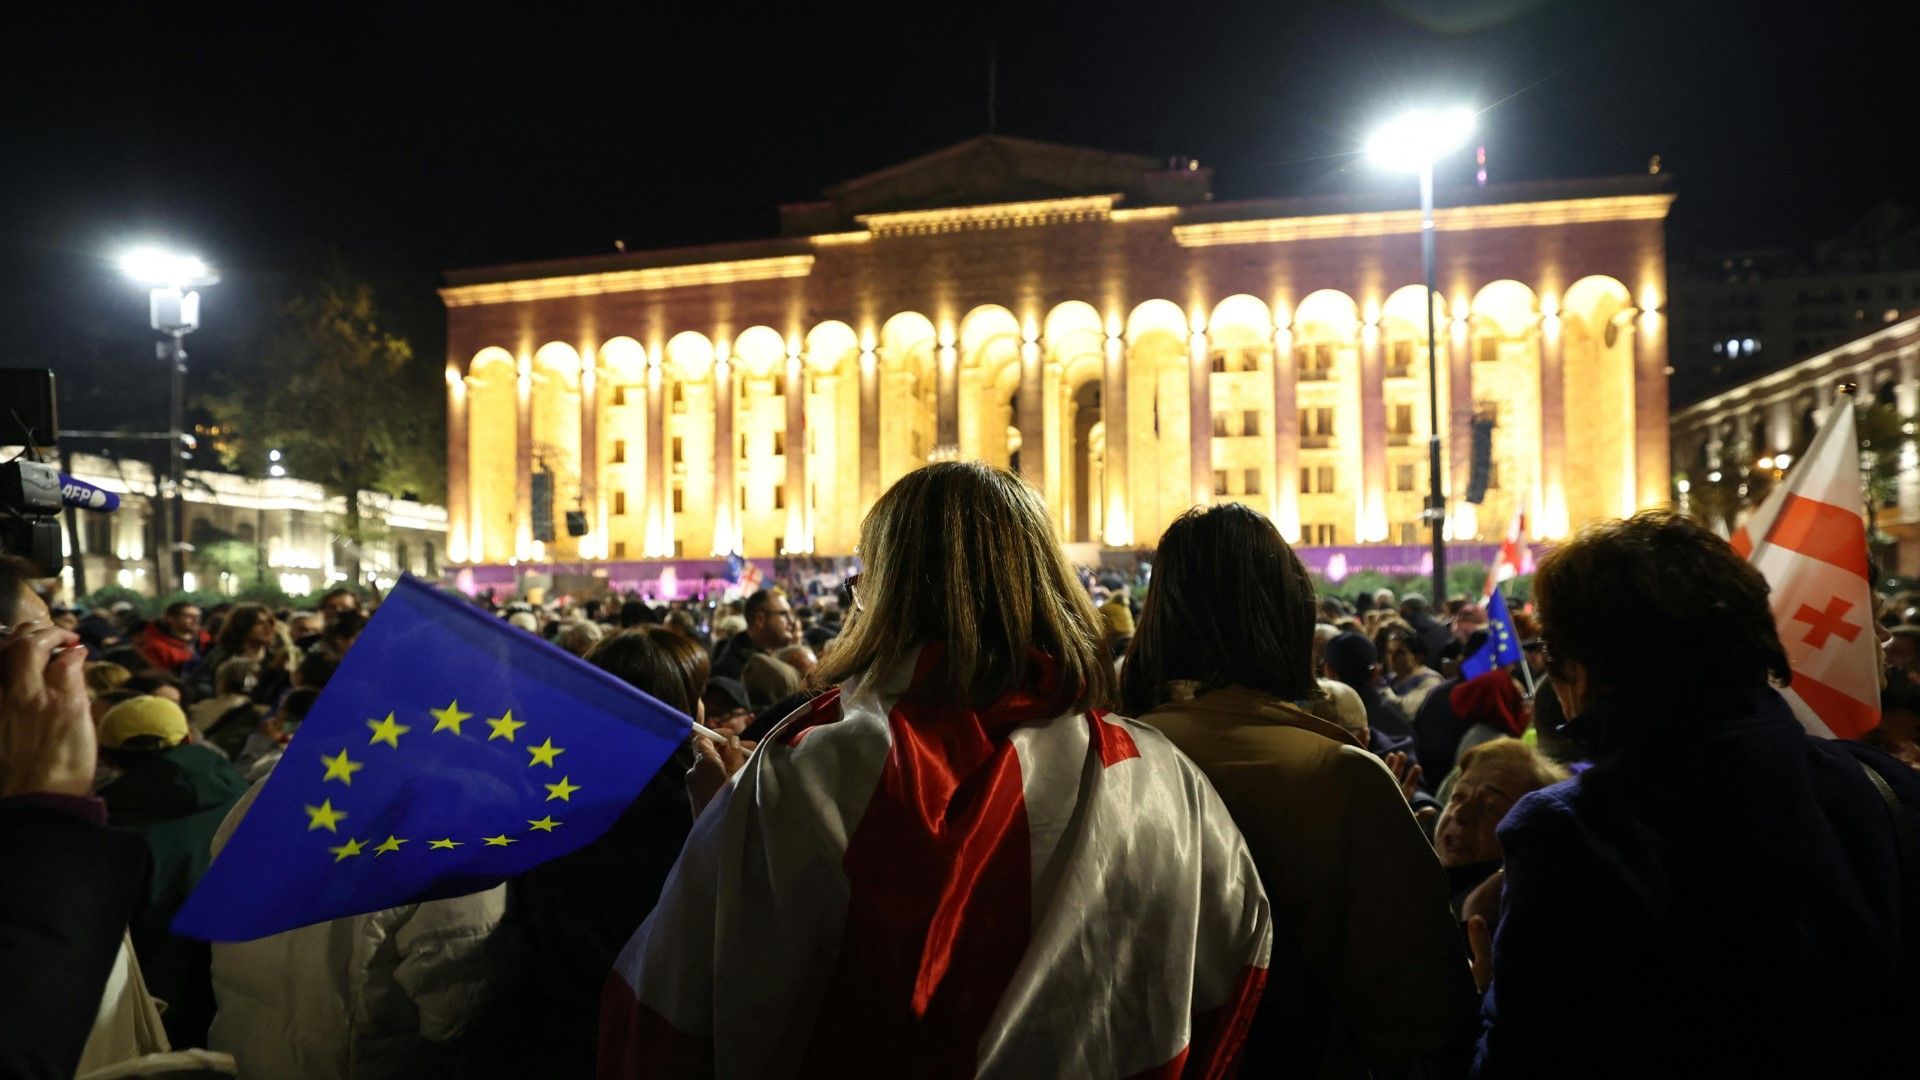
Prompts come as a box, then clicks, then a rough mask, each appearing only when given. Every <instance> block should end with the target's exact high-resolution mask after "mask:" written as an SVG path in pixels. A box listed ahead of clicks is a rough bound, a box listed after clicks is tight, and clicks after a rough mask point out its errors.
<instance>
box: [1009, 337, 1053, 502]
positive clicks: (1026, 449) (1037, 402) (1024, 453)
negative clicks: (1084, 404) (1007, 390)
mask: <svg viewBox="0 0 1920 1080" xmlns="http://www.w3.org/2000/svg"><path fill="white" fill-rule="evenodd" d="M1040 374H1041V373H1040V343H1039V342H1038V341H1028V342H1025V343H1024V344H1022V345H1021V346H1020V413H1019V415H1018V416H1016V417H1014V423H1015V424H1016V425H1018V426H1019V428H1020V475H1021V476H1022V477H1024V478H1026V481H1027V482H1028V483H1030V484H1032V485H1033V486H1034V487H1035V488H1036V489H1038V490H1039V491H1040V492H1041V493H1042V495H1043V496H1044V494H1045V493H1046V491H1047V487H1046V484H1047V468H1046V467H1047V451H1048V447H1047V432H1046V425H1045V423H1044V421H1043V420H1042V419H1041V417H1042V416H1043V415H1044V413H1045V411H1046V409H1045V406H1046V400H1045V398H1044V397H1043V396H1042V391H1041V385H1040V383H1041V378H1040Z"/></svg>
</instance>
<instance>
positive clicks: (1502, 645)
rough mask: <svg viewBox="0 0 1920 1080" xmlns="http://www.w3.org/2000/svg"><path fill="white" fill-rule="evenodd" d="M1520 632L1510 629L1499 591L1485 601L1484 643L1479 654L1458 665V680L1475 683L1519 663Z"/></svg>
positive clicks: (1508, 615) (1509, 621)
mask: <svg viewBox="0 0 1920 1080" xmlns="http://www.w3.org/2000/svg"><path fill="white" fill-rule="evenodd" d="M1520 659H1521V655H1520V632H1519V631H1518V630H1515V629H1514V628H1513V616H1512V615H1510V614H1508V613H1507V597H1506V594H1505V593H1503V592H1501V591H1500V590H1499V589H1495V590H1493V595H1492V596H1490V597H1488V598H1487V643H1486V644H1485V645H1482V646H1480V651H1479V652H1476V653H1474V654H1473V655H1472V656H1469V657H1467V658H1466V659H1465V660H1462V661H1460V675H1461V677H1462V678H1467V679H1475V678H1479V677H1480V676H1482V675H1485V674H1486V673H1487V672H1489V671H1492V670H1493V669H1494V668H1497V667H1503V666H1505V665H1507V664H1517V663H1519V662H1520Z"/></svg>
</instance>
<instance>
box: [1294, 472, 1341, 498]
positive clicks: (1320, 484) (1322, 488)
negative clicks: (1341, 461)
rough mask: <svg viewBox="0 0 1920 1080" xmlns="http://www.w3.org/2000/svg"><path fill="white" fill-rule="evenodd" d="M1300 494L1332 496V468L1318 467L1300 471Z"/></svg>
mask: <svg viewBox="0 0 1920 1080" xmlns="http://www.w3.org/2000/svg"><path fill="white" fill-rule="evenodd" d="M1300 494H1302V495H1331V494H1333V466H1331V465H1320V466H1316V467H1312V468H1306V469H1301V470H1300Z"/></svg>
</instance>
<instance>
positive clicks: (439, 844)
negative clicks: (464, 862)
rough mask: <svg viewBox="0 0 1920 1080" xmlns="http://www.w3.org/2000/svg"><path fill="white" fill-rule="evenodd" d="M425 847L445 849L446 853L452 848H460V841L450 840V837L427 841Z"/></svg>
mask: <svg viewBox="0 0 1920 1080" xmlns="http://www.w3.org/2000/svg"><path fill="white" fill-rule="evenodd" d="M427 846H428V847H429V848H445V849H446V850H448V851H452V850H453V849H454V848H457V847H459V846H460V841H458V840H455V839H452V838H451V837H449V838H447V839H445V840H429V841H427Z"/></svg>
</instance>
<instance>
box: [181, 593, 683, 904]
mask: <svg viewBox="0 0 1920 1080" xmlns="http://www.w3.org/2000/svg"><path fill="white" fill-rule="evenodd" d="M690 730H697V728H696V725H694V724H693V723H692V721H691V719H690V718H688V717H686V716H684V715H682V714H680V713H678V712H676V711H674V710H672V709H670V708H668V707H667V706H665V705H663V704H661V703H660V702H658V701H656V700H654V699H653V698H652V697H649V696H648V695H646V694H644V693H642V692H641V691H639V690H637V689H635V688H633V687H631V686H629V685H627V684H626V683H624V682H622V681H620V680H619V679H617V678H615V677H614V676H612V675H609V674H607V673H606V672H604V671H602V670H600V669H599V668H596V667H594V666H592V665H591V664H588V663H586V662H584V661H582V660H580V659H578V658H576V657H574V656H572V655H570V654H568V653H567V652H565V651H563V650H561V649H560V648H558V647H556V646H554V645H552V644H550V643H548V642H546V641H543V640H541V639H540V638H538V637H536V636H534V635H532V634H528V633H526V632H524V631H522V630H519V629H516V628H514V627H512V626H509V625H508V624H506V623H504V622H501V621H500V620H498V619H495V618H492V617H490V616H488V615H487V614H485V613H483V612H481V611H479V610H477V609H475V608H473V607H471V606H469V605H467V604H465V603H463V602H462V601H460V600H458V599H455V598H454V597H451V596H447V595H445V594H442V593H440V592H437V591H435V590H434V589H432V588H430V587H428V586H426V585H423V584H421V583H419V582H418V581H415V580H414V579H412V578H403V579H402V580H401V582H400V584H399V585H398V586H396V587H395V588H394V590H393V591H392V592H391V593H390V594H389V595H388V597H387V599H386V601H385V602H384V603H382V604H381V605H380V609H379V611H378V612H377V613H376V614H375V615H374V617H373V618H372V620H371V621H369V622H368V624H367V629H366V631H365V632H364V633H363V634H361V636H360V638H359V640H358V641H357V642H356V643H355V644H354V647H353V649H352V650H351V651H350V652H349V653H348V654H347V657H346V659H345V660H344V661H342V662H341V664H340V668H339V670H338V671H337V672H336V673H335V674H334V677H333V678H332V680H330V681H329V682H328V684H327V687H326V689H325V690H324V691H322V692H321V695H320V698H319V700H318V701H316V702H315V703H314V706H313V709H312V711H310V712H309V713H308V715H307V719H306V722H305V723H303V724H302V725H301V727H300V730H299V733H298V734H297V735H296V736H295V737H294V739H293V741H292V743H290V744H289V745H288V746H287V749H286V753H285V755H284V756H283V757H282V758H281V760H280V763H279V764H278V765H277V766H276V767H275V768H274V771H273V774H272V776H270V777H269V778H268V780H267V781H266V786H265V787H264V788H263V789H262V790H261V792H260V796H259V798H258V799H257V800H256V801H255V802H254V805H253V807H252V809H251V810H250V811H249V812H248V813H247V816H246V819H245V820H244V821H242V822H241V824H240V827H239V828H238V829H237V830H235V832H234V834H233V837H232V839H231V840H230V841H229V842H228V844H227V846H226V847H225V849H223V850H222V852H221V854H220V857H219V858H218V859H216V860H215V861H214V863H213V865H212V866H211V867H210V868H209V869H208V870H207V873H206V875H205V876H204V877H202V878H201V880H200V884H199V886H198V887H197V888H196V889H195V890H194V892H193V895H192V896H190V897H189V898H188V899H187V903H186V905H185V906H184V907H183V908H182V909H181V911H180V914H179V915H178V916H177V917H176V918H175V919H174V922H173V930H174V932H175V933H177V934H181V935H183V936H186V937H193V938H200V939H204V940H211V941H240V940H247V939H250V938H256V937H263V936H265V935H267V934H274V933H278V932H280V931H283V930H290V929H292V928H294V927H297V926H305V925H307V924H309V923H316V922H323V921H325V920H328V919H334V918H339V917H341V916H346V915H357V914H361V913H364V912H369V911H378V910H381V909H383V908H388V907H393V906H396V905H399V904H405V903H413V902H416V901H421V900H431V899H437V898H441V897H449V896H460V895H464V894H466V893H471V892H476V891H478V890H481V889H486V888H491V887H492V886H494V885H496V884H498V883H500V882H501V881H503V880H505V879H506V878H508V877H511V876H513V875H514V874H517V873H520V872H522V871H525V870H528V869H531V868H532V867H534V866H537V865H539V864H541V863H543V862H546V861H548V860H550V859H554V858H558V857H559V856H561V855H565V854H567V853H568V852H571V851H574V850H576V849H578V848H580V847H583V846H585V845H586V844H587V843H589V842H591V841H592V840H594V839H596V838H597V837H599V836H600V835H601V834H602V833H604V832H605V831H606V830H607V829H608V827H610V826H611V825H612V824H613V822H614V820H615V819H616V818H617V817H619V815H620V813H621V811H623V810H625V809H626V807H627V805H628V804H629V803H631V802H632V801H633V799H634V798H635V797H636V796H637V795H638V794H639V792H640V789H641V788H643V787H644V786H646V784H647V782H648V781H649V780H651V779H652V778H653V775H654V774H655V773H656V772H658V771H659V770H660V767H661V766H662V765H664V764H665V763H666V761H667V759H668V758H669V757H670V756H671V755H672V754H673V752H674V750H675V749H676V748H677V747H679V745H680V744H681V743H682V742H684V741H685V740H686V738H687V735H688V733H689V731H690Z"/></svg>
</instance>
